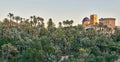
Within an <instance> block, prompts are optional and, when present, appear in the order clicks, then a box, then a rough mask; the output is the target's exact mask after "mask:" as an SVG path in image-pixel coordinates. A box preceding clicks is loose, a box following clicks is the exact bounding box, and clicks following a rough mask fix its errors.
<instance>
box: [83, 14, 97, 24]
mask: <svg viewBox="0 0 120 62" xmlns="http://www.w3.org/2000/svg"><path fill="white" fill-rule="evenodd" d="M97 20H98V17H97V15H96V14H92V15H90V19H89V18H88V17H85V18H84V19H83V20H82V25H83V26H93V25H96V24H97Z"/></svg>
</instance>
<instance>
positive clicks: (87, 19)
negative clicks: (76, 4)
mask: <svg viewBox="0 0 120 62" xmlns="http://www.w3.org/2000/svg"><path fill="white" fill-rule="evenodd" d="M85 21H90V19H89V18H88V17H85V18H84V19H83V20H82V22H85Z"/></svg>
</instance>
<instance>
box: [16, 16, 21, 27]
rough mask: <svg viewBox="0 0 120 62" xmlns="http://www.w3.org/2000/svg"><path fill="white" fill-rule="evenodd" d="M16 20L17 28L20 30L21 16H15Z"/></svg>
mask: <svg viewBox="0 0 120 62" xmlns="http://www.w3.org/2000/svg"><path fill="white" fill-rule="evenodd" d="M15 20H16V22H17V28H18V24H19V21H20V20H21V18H20V16H15Z"/></svg>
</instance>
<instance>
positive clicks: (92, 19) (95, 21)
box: [90, 14, 98, 25]
mask: <svg viewBox="0 0 120 62" xmlns="http://www.w3.org/2000/svg"><path fill="white" fill-rule="evenodd" d="M97 19H98V17H97V15H96V14H93V15H90V24H91V25H95V24H97Z"/></svg>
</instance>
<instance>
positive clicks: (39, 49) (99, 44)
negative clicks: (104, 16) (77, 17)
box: [0, 13, 120, 62]
mask: <svg viewBox="0 0 120 62" xmlns="http://www.w3.org/2000/svg"><path fill="white" fill-rule="evenodd" d="M8 17H9V18H5V19H4V20H3V21H2V22H0V62H114V61H115V60H117V59H118V58H119V55H120V30H119V29H117V28H115V32H114V33H112V30H111V28H109V27H107V26H106V25H103V24H101V23H100V24H98V25H96V26H95V28H88V29H85V28H84V27H83V26H82V25H77V26H72V24H73V22H74V21H73V20H65V21H63V23H62V22H59V27H57V28H56V27H55V24H54V22H53V20H52V19H51V18H50V19H49V20H48V23H47V28H45V23H44V19H43V18H42V17H36V16H31V17H30V19H25V18H22V17H20V16H14V14H11V13H9V15H8ZM62 24H63V25H62ZM62 59H64V60H62Z"/></svg>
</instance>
